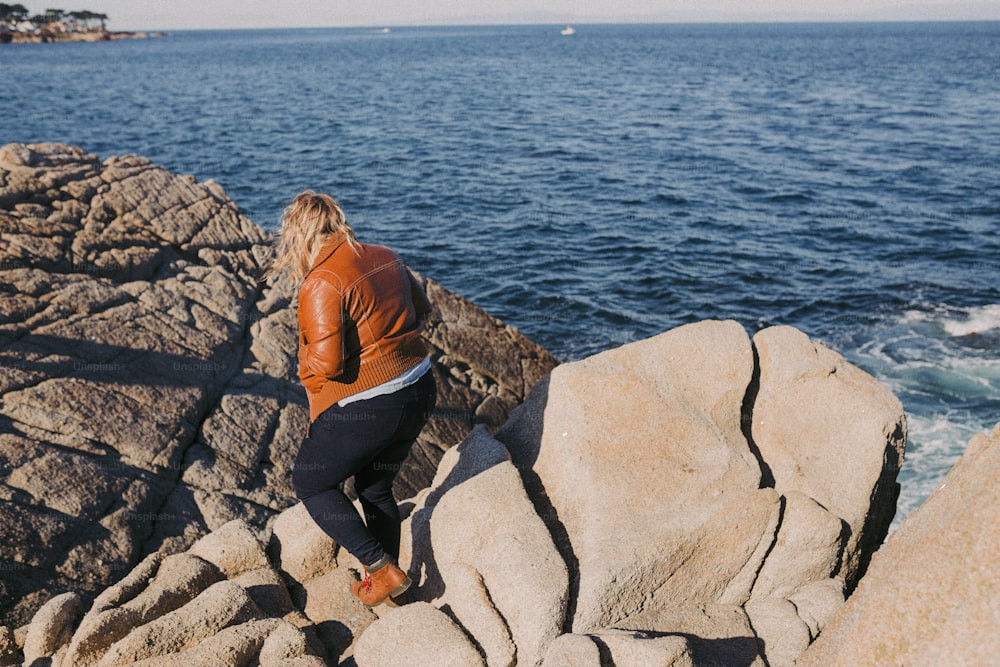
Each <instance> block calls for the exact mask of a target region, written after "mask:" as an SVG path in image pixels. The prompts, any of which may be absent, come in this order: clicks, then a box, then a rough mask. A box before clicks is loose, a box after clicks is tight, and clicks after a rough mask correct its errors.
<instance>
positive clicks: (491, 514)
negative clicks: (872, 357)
mask: <svg viewBox="0 0 1000 667" xmlns="http://www.w3.org/2000/svg"><path fill="white" fill-rule="evenodd" d="M775 339H784V340H785V341H786V345H787V346H788V349H789V354H788V356H787V358H785V357H783V356H782V355H781V354H779V353H777V351H776V349H775V348H774V347H773V346H772V347H770V348H768V347H767V344H768V341H773V340H775ZM755 351H759V352H758V354H759V358H758V357H755ZM817 383H819V384H824V383H825V384H826V385H827V386H826V389H824V388H823V387H822V386H816V385H817ZM845 385H849V386H850V391H846V392H845V391H844V388H845ZM823 393H825V394H826V395H828V396H830V397H831V400H829V401H827V402H825V403H824V402H822V401H818V400H812V401H809V400H805V399H804V398H803V397H804V396H806V397H810V396H816V395H820V394H823ZM782 396H783V397H784V403H782V402H781V399H780V398H779V397H782ZM761 397H767V399H766V400H765V401H763V403H761V402H760V401H761ZM859 397H860V399H859ZM861 399H863V400H862V401H861V403H862V404H863V406H864V410H865V411H866V413H865V416H864V419H861V418H859V417H857V416H856V415H854V413H853V412H851V411H854V410H856V409H858V408H857V406H858V402H857V401H858V400H861ZM759 409H763V410H764V411H763V414H757V411H758V410H759ZM782 410H784V411H787V412H789V413H796V414H797V412H796V411H799V410H808V411H809V414H810V415H812V420H815V421H816V422H817V423H818V424H824V425H826V426H827V428H835V429H840V430H839V431H838V432H839V433H840V434H841V435H842V437H841V438H837V437H835V436H836V433H834V434H830V433H829V432H827V431H825V430H820V431H816V432H812V431H810V429H809V428H807V427H806V426H807V425H808V423H809V422H810V420H805V421H804V422H803V428H802V432H801V435H800V437H801V442H800V444H799V446H798V447H790V446H789V443H788V442H787V441H784V440H781V439H780V438H779V437H777V436H776V435H774V433H775V431H773V430H772V431H768V430H767V428H765V427H768V426H771V427H773V424H772V421H771V420H773V419H774V418H775V415H776V414H778V413H780V412H781V411H782ZM838 411H844V413H843V414H842V416H841V419H840V420H839V421H840V422H843V426H838V420H837V419H836V418H835V415H836V413H837V412H838ZM848 417H851V418H850V419H848ZM758 424H759V425H760V426H761V428H760V429H758V430H755V427H756V425H758ZM903 431H904V426H903V415H902V409H901V406H900V405H899V403H898V401H895V399H893V398H892V396H891V394H889V393H888V391H887V390H886V389H885V388H884V387H882V386H881V385H880V384H878V383H877V382H876V381H875V380H874V379H872V378H870V377H868V376H865V375H864V374H862V373H860V371H857V369H855V368H853V367H852V366H850V364H848V363H847V362H846V361H844V360H843V359H842V358H841V357H840V356H839V355H836V354H835V353H833V352H832V351H830V350H828V349H826V348H824V347H822V346H821V345H818V344H816V343H812V342H810V341H808V339H807V338H806V337H805V336H804V335H803V334H801V333H800V332H797V331H794V330H791V329H787V328H779V329H768V330H765V331H762V332H760V333H758V334H757V336H756V337H755V339H754V341H753V342H751V340H750V339H749V338H748V337H747V335H746V333H745V332H744V330H743V329H742V327H740V326H739V325H738V324H736V323H735V322H701V323H698V324H693V325H688V326H684V327H681V328H678V329H675V330H673V331H669V332H667V333H665V334H662V335H660V336H657V337H654V338H651V339H649V340H645V341H640V342H637V343H632V344H629V345H626V346H624V347H621V348H618V349H615V350H610V351H608V352H604V353H602V354H599V355H595V356H594V357H590V358H588V359H584V360H582V361H579V362H573V363H568V364H564V365H561V366H559V367H557V368H556V369H555V370H554V371H552V373H551V374H550V375H549V377H548V378H547V379H546V380H545V381H542V382H540V383H538V384H537V385H536V387H535V388H534V389H533V390H532V391H531V393H530V394H529V396H528V398H527V399H526V400H525V402H524V403H523V405H522V406H520V407H519V408H517V409H516V410H515V411H514V412H513V413H512V415H511V417H510V418H509V419H508V420H507V422H506V423H505V424H504V425H503V427H502V428H501V429H500V430H499V431H497V432H496V433H495V435H494V434H491V433H490V432H489V430H488V429H487V428H486V426H485V425H482V426H479V427H477V428H475V429H473V431H472V432H471V433H469V434H468V436H466V437H465V439H464V440H463V441H462V442H461V443H460V444H459V445H458V446H457V447H454V448H452V449H450V450H448V451H447V452H446V453H445V454H444V456H443V457H442V459H441V462H440V465H439V466H438V469H437V473H436V475H435V477H434V479H433V481H432V483H431V484H430V486H429V487H428V488H427V489H425V490H423V491H421V492H420V493H419V494H418V495H417V496H416V497H414V498H413V499H412V500H410V501H407V502H405V503H403V510H404V512H405V513H406V519H405V521H404V525H403V537H404V539H403V545H402V552H401V558H400V563H401V565H402V566H403V567H405V568H407V569H408V571H409V573H410V576H411V577H413V579H414V581H415V583H416V586H415V587H414V588H413V589H411V594H410V595H411V601H412V602H411V604H409V605H407V606H403V607H391V606H390V607H379V608H375V609H372V610H369V609H367V608H365V607H362V606H361V605H360V604H359V603H358V602H357V600H355V599H354V598H353V596H352V595H351V594H350V592H349V584H350V583H351V582H352V581H354V580H355V579H356V578H357V576H358V572H359V570H360V566H359V564H358V563H357V562H356V561H355V560H354V559H353V558H352V557H351V556H350V554H347V553H346V552H344V551H342V550H338V549H337V546H336V545H335V544H333V542H331V541H330V539H329V538H328V537H327V536H326V535H325V534H323V533H322V532H321V531H320V530H319V529H318V528H317V527H316V526H315V524H314V523H313V522H312V521H311V520H310V519H309V517H308V515H307V513H306V512H305V511H304V509H303V508H302V506H301V505H295V506H293V507H291V508H289V509H287V510H285V511H284V512H283V513H282V514H280V515H279V516H278V517H277V519H276V520H275V521H274V522H273V523H272V524H271V531H270V533H269V534H268V536H267V544H268V547H267V551H266V554H267V557H266V558H265V556H264V553H265V552H264V550H263V547H262V545H263V542H262V543H261V544H260V545H258V544H257V543H255V538H254V536H253V534H252V533H251V531H250V530H249V528H248V527H246V526H245V525H243V524H242V523H241V522H238V521H236V522H232V523H229V524H226V525H225V526H223V527H222V528H221V529H219V530H218V531H216V532H215V533H212V534H210V535H208V536H207V537H204V538H202V539H201V540H200V541H199V542H198V543H197V544H195V545H194V546H193V547H191V548H190V549H189V550H188V551H187V552H186V553H183V554H177V555H173V556H166V557H163V556H161V555H159V554H156V555H153V556H150V557H149V558H148V559H147V561H144V562H143V563H141V564H140V565H139V566H138V567H137V568H136V570H135V571H134V572H133V573H131V574H129V575H128V576H127V577H126V578H125V579H124V580H123V581H122V583H120V584H119V585H118V586H117V587H113V588H112V589H109V592H108V593H106V594H104V595H102V596H101V597H100V598H98V600H97V602H95V604H94V606H93V607H92V608H91V610H90V611H89V612H87V616H85V617H84V619H83V620H82V621H81V622H80V623H79V624H78V625H75V615H76V614H78V613H79V612H78V606H73V605H74V604H75V603H78V601H75V600H72V599H70V598H59V597H57V598H55V600H56V601H57V602H52V603H51V604H52V608H48V607H46V608H43V610H42V611H40V612H39V613H38V614H37V615H36V617H35V619H34V621H33V622H32V623H31V625H30V626H28V628H26V629H22V635H25V636H30V637H35V638H37V639H35V640H34V641H35V644H33V646H34V645H37V646H41V647H43V648H42V649H33V650H34V651H35V653H36V654H38V655H40V656H41V655H43V654H44V655H51V656H53V658H54V660H53V663H52V664H53V665H54V666H55V667H60V665H65V664H67V662H66V661H67V660H68V661H70V662H69V663H68V664H98V665H105V664H108V665H111V664H121V663H123V662H124V661H128V660H136V659H142V660H150V661H152V660H154V659H155V660H158V661H159V662H150V663H149V664H165V665H166V664H174V663H173V662H170V660H174V658H171V657H170V656H173V655H177V656H188V655H189V656H192V657H196V656H198V655H200V653H198V651H208V650H210V649H211V650H221V649H220V647H222V646H231V647H232V648H227V649H226V654H227V655H228V654H230V653H235V654H238V655H239V656H243V657H240V658H239V659H236V660H235V661H234V662H233V663H232V664H239V665H244V664H256V663H252V661H253V660H258V661H260V662H261V664H264V663H263V660H262V659H261V658H260V657H258V656H257V654H255V653H254V651H257V650H260V651H263V648H262V647H263V646H265V645H266V643H267V641H268V639H266V638H267V637H270V635H269V634H267V633H271V632H278V631H279V630H280V632H281V637H282V638H283V639H281V640H280V641H281V643H280V644H279V645H280V646H282V647H286V648H283V649H281V650H282V651H284V652H285V653H288V652H289V651H290V650H291V649H288V648H287V647H288V646H293V647H299V648H298V649H296V650H301V654H299V655H296V656H295V659H296V660H298V659H307V658H308V657H309V656H320V655H325V659H326V660H327V663H328V664H341V665H357V666H358V667H384V666H385V665H393V664H413V661H414V656H421V658H422V659H426V662H427V664H431V663H433V664H461V665H504V666H510V665H542V666H545V667H552V666H556V665H571V664H572V665H577V666H581V667H601V666H603V665H618V666H619V667H625V666H629V665H636V666H639V665H678V666H680V665H707V664H725V665H737V664H738V665H772V666H778V665H791V664H793V663H794V662H795V661H796V660H797V659H799V658H800V657H801V656H802V654H803V652H804V651H806V649H807V647H808V646H809V645H810V643H811V642H812V641H813V640H814V639H815V638H816V637H817V636H818V635H819V634H820V632H821V631H822V630H823V629H824V627H825V626H826V625H827V624H828V623H829V622H830V619H831V618H832V617H833V616H834V615H835V614H836V613H837V610H838V609H839V608H840V607H841V606H842V604H843V602H844V590H845V577H849V576H854V575H856V574H858V573H859V570H857V569H852V568H853V567H854V566H853V565H852V564H857V563H865V562H867V561H868V558H870V554H864V553H859V552H860V551H861V550H863V549H865V544H866V541H865V540H864V539H856V540H852V539H851V535H852V528H851V526H852V524H851V518H852V517H855V516H861V517H870V516H872V515H875V516H891V513H890V512H887V511H886V510H885V508H867V509H866V508H865V507H862V506H859V504H860V505H863V504H864V503H865V502H870V501H866V500H862V499H861V496H862V495H863V494H860V493H859V494H857V496H856V497H854V498H853V499H852V497H849V495H848V494H844V496H845V497H842V498H838V499H837V500H838V504H837V505H836V506H833V507H829V508H828V507H827V506H825V505H824V504H823V503H821V502H819V501H818V500H817V499H816V498H815V497H813V495H810V490H813V489H825V488H830V486H831V484H832V483H833V480H836V479H837V478H839V477H842V476H847V475H849V476H850V477H851V478H852V479H853V480H858V479H860V480H867V483H868V484H869V485H870V487H871V491H870V493H869V495H868V498H869V499H874V500H875V501H876V502H878V501H881V502H887V501H886V498H889V499H891V498H893V495H892V494H891V493H880V492H879V488H880V487H879V485H880V484H886V483H888V482H889V481H891V480H892V477H893V475H894V472H895V469H896V468H898V463H899V459H900V457H901V454H902V446H903V442H902V440H901V439H899V438H901V435H902V433H903ZM830 443H834V444H830ZM832 446H836V447H837V448H838V451H841V452H846V455H843V456H841V457H839V458H838V457H837V456H833V455H831V453H830V452H829V451H828V449H827V448H828V447H832ZM870 450H875V451H878V452H886V451H890V452H892V456H891V457H888V458H878V457H868V456H867V453H868V452H869V451H870ZM803 452H813V453H812V454H811V456H821V455H827V465H826V466H824V467H810V466H808V465H805V463H807V462H808V460H805V461H804V462H803V463H802V464H799V465H795V464H794V462H793V461H790V460H789V459H794V457H796V456H800V455H802V453H803ZM876 458H878V460H877V461H876ZM789 470H791V471H793V472H794V473H795V474H796V475H797V476H798V477H796V478H789V477H788V476H787V475H784V474H782V473H781V472H780V471H789ZM848 471H851V472H850V473H848ZM790 479H792V480H794V481H795V483H794V484H793V483H792V482H791V481H789V480H790ZM831 505H832V503H831ZM859 525H862V526H866V530H873V531H876V533H877V531H882V533H883V535H884V532H885V531H886V530H887V528H888V525H887V523H886V524H884V525H878V524H872V523H871V521H870V520H869V519H864V520H862V521H861V523H860V524H859ZM873 534H874V533H873ZM161 573H162V574H161ZM154 575H155V576H154ZM278 575H280V577H279V576H278ZM161 580H162V582H161ZM251 584H253V585H251ZM262 586H263V588H261V587H262ZM265 590H266V591H268V593H267V595H263V592H264V591H265ZM193 612H197V614H196V615H197V616H198V617H204V618H207V619H211V628H212V629H211V631H208V630H204V629H198V630H192V629H188V630H184V631H183V632H182V629H183V628H184V626H183V625H181V620H180V619H182V618H189V617H191V616H193V615H195V614H194V613H193ZM52 619H57V620H52ZM268 621H270V622H272V625H266V624H265V623H266V622H268ZM279 622H280V623H286V624H290V626H291V627H286V626H285V625H280V627H279V625H273V623H279ZM213 633H214V634H213ZM254 638H256V639H254ZM262 638H263V639H262ZM274 641H275V642H277V641H279V640H274ZM22 645H23V646H24V647H25V650H27V648H28V645H27V644H26V643H23V642H22ZM205 647H210V648H205ZM178 651H184V652H182V653H178ZM60 655H63V656H68V657H66V658H64V660H63V662H61V663H60V662H59V661H58V659H57V658H58V657H59V656H60ZM180 659H181V658H180V657H177V658H176V660H180ZM87 661H90V662H87ZM140 664H146V663H140Z"/></svg>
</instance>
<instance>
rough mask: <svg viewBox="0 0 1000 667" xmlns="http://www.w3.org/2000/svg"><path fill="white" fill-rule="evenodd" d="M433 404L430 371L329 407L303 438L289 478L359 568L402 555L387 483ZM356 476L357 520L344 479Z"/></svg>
mask: <svg viewBox="0 0 1000 667" xmlns="http://www.w3.org/2000/svg"><path fill="white" fill-rule="evenodd" d="M436 401H437V388H436V386H435V383H434V375H433V372H432V371H427V373H425V374H424V375H423V376H422V377H421V378H420V379H419V380H418V381H417V382H416V383H415V384H412V385H410V386H409V387H404V388H403V389H400V390H399V391H397V392H395V393H392V394H386V395H383V396H376V397H374V398H370V399H368V400H363V401H356V402H354V403H349V404H347V405H345V406H344V407H340V406H339V405H333V406H332V407H330V408H329V409H327V410H326V411H324V412H323V413H322V414H320V416H319V417H317V418H316V421H314V422H313V423H312V425H311V426H310V427H309V435H307V436H306V438H305V440H303V442H302V448H301V449H300V450H299V455H298V458H297V459H296V461H295V469H294V470H293V472H292V483H293V484H294V486H295V495H296V496H297V497H298V498H299V500H301V501H302V502H303V504H305V506H306V509H307V510H308V511H309V515H310V516H312V518H313V520H314V521H315V522H316V523H317V524H319V527H320V528H322V529H323V531H324V532H325V533H326V534H327V535H329V536H330V537H332V538H333V540H334V541H335V542H336V543H337V544H339V545H340V546H342V547H343V548H345V549H347V551H349V552H350V553H351V554H352V555H353V556H355V557H356V558H357V559H358V560H359V561H361V563H362V564H363V565H371V564H373V563H375V562H376V561H378V560H379V559H381V558H382V557H383V556H384V555H386V554H388V555H389V556H391V557H392V558H393V559H396V558H399V525H400V519H399V506H398V505H397V504H396V499H395V498H394V497H393V495H392V481H393V480H394V479H395V478H396V475H397V474H398V473H399V469H400V467H401V466H402V463H403V460H404V459H406V455H407V454H409V452H410V447H411V446H412V445H413V442H414V441H415V440H416V439H417V435H419V434H420V430H421V429H422V428H423V427H424V424H425V423H427V419H428V418H429V417H430V414H431V411H432V410H433V409H434V404H435V402H436ZM351 475H353V476H354V488H355V490H356V491H357V493H358V497H359V499H360V501H361V506H362V507H363V508H364V511H365V520H362V518H361V515H359V514H358V511H357V509H356V508H355V506H354V504H353V503H352V502H351V500H350V498H348V497H347V495H346V494H344V492H343V490H342V486H341V485H342V483H343V482H344V480H346V479H347V478H348V477H350V476H351Z"/></svg>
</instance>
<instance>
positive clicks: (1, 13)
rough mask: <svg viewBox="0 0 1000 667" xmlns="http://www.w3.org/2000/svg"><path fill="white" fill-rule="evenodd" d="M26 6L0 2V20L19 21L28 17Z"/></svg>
mask: <svg viewBox="0 0 1000 667" xmlns="http://www.w3.org/2000/svg"><path fill="white" fill-rule="evenodd" d="M28 14H29V12H28V8H27V7H25V6H24V5H21V4H18V5H8V4H4V3H0V21H10V22H12V23H20V22H21V21H23V20H25V19H26V18H28Z"/></svg>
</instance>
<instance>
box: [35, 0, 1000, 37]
mask: <svg viewBox="0 0 1000 667" xmlns="http://www.w3.org/2000/svg"><path fill="white" fill-rule="evenodd" d="M21 4H23V5H25V6H26V7H27V8H28V9H29V10H31V12H32V13H33V14H35V13H41V12H42V11H43V10H44V9H47V8H49V7H59V8H61V9H64V10H66V11H77V10H90V11H94V12H101V13H104V14H107V15H108V16H109V17H110V19H111V20H110V21H109V23H108V27H109V28H110V29H112V30H136V29H140V30H185V29H202V28H271V27H273V28H284V27H340V26H399V25H454V24H508V23H512V24H514V23H621V22H742V21H881V20H888V21H948V20H1000V1H998V0H993V1H992V2H981V1H978V0H928V2H921V0H916V1H914V0H828V1H827V2H823V3H818V2H816V1H815V0H611V1H609V0H506V1H503V2H500V1H497V0H436V1H435V2H428V1H427V0H368V2H359V0H282V1H281V2H275V1H274V0H240V1H239V2H215V1H212V0H207V1H206V0H64V2H62V3H61V4H56V3H55V0H45V2H44V3H42V2H39V0H27V1H25V0H21Z"/></svg>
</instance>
